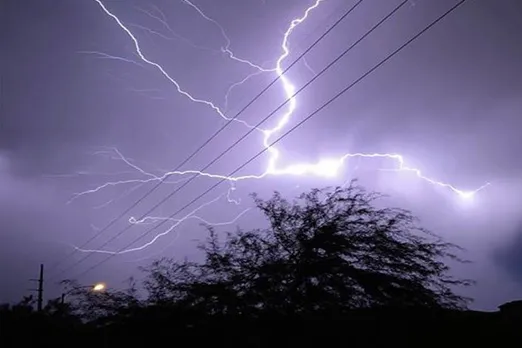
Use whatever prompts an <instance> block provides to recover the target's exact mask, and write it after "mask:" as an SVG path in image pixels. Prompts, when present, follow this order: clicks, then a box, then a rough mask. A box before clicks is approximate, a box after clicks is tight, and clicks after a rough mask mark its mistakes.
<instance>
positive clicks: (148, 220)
mask: <svg viewBox="0 0 522 348" xmlns="http://www.w3.org/2000/svg"><path fill="white" fill-rule="evenodd" d="M227 196H228V194H221V195H219V196H218V197H216V198H214V199H213V200H210V201H208V202H206V203H204V204H202V205H200V206H199V207H197V208H196V209H194V210H192V211H191V212H190V213H188V214H187V215H185V216H183V217H182V218H179V219H174V218H165V217H154V216H147V217H145V218H142V219H140V220H138V219H136V218H135V217H132V216H131V217H130V218H129V223H131V224H134V225H147V224H154V223H156V222H158V221H164V220H168V221H172V222H174V224H172V225H171V226H170V227H169V228H168V229H167V230H165V231H164V232H162V233H159V234H157V235H156V236H154V238H152V239H151V240H150V241H148V242H147V243H145V244H143V245H141V246H139V247H136V248H131V249H126V250H122V251H110V250H97V249H82V248H78V247H75V249H76V250H77V251H80V252H83V253H98V254H111V255H121V254H127V253H130V252H135V251H140V250H143V249H145V248H147V247H149V246H151V245H152V244H154V243H155V242H156V241H157V240H158V239H160V238H161V237H164V236H166V235H168V234H169V233H171V232H172V231H174V229H175V228H176V227H178V226H179V225H181V224H182V223H183V222H185V221H187V220H190V219H195V220H199V221H201V222H202V223H204V224H205V225H208V226H213V227H217V226H225V225H230V224H233V223H235V222H237V221H238V220H239V219H240V218H241V217H242V216H244V215H245V214H246V213H247V212H249V211H250V210H251V209H252V208H247V209H244V210H243V211H241V212H240V213H239V214H238V215H237V216H236V217H234V218H233V219H232V220H230V221H225V222H210V221H208V220H206V219H204V218H202V217H200V216H198V215H195V214H196V213H197V212H199V211H200V210H202V209H203V208H205V207H207V206H209V205H211V204H213V203H216V202H217V201H219V200H220V199H223V198H224V197H227Z"/></svg>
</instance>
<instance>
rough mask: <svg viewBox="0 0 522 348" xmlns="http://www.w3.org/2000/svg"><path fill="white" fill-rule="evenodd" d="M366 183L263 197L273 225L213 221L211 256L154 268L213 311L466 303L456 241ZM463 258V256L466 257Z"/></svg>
mask: <svg viewBox="0 0 522 348" xmlns="http://www.w3.org/2000/svg"><path fill="white" fill-rule="evenodd" d="M377 198H379V196H378V195H376V194H372V193H367V192H365V191H364V190H363V189H361V188H360V187H358V186H355V185H351V186H350V187H348V188H337V189H335V190H313V191H312V192H310V193H308V194H303V195H302V196H301V197H299V200H297V201H295V202H292V203H290V202H288V201H286V200H285V199H283V198H282V197H281V196H280V195H279V194H277V193H276V194H275V195H274V197H273V198H272V199H270V200H268V201H264V200H261V199H259V198H257V197H255V202H256V204H257V207H258V208H259V209H260V210H261V211H262V212H263V213H264V214H265V215H266V217H267V218H268V220H269V222H270V228H268V229H265V230H254V231H249V232H242V231H238V232H236V233H229V234H227V236H226V239H225V240H224V242H223V243H221V242H220V240H219V238H218V235H217V234H216V233H215V232H214V231H213V230H212V229H210V237H209V239H208V241H207V243H206V244H204V245H202V246H201V249H202V250H203V251H204V253H205V255H206V260H205V262H204V263H201V264H196V263H192V262H188V261H185V262H177V261H174V260H170V259H163V260H159V261H157V262H155V263H153V264H152V266H151V267H149V268H148V269H147V270H146V271H147V272H148V273H149V278H148V280H147V281H146V284H145V285H146V288H147V290H148V291H149V293H150V300H151V301H153V302H156V303H163V302H171V301H177V302H182V303H185V304H188V305H190V306H192V307H194V308H201V309H204V310H206V311H208V312H209V313H220V314H234V315H243V314H247V315H249V316H260V315H263V314H267V313H270V314H271V315H272V314H277V313H279V314H283V313H293V314H296V315H297V314H299V315H300V314H306V313H310V314H312V313H314V314H318V313H338V314H340V313H344V312H346V311H349V310H352V309H356V308H370V307H376V306H388V307H389V306H393V307H404V306H415V307H427V308H451V309H460V308H464V307H465V305H466V299H464V298H462V297H460V296H458V295H456V294H455V293H454V292H453V291H454V287H455V286H459V285H469V284H470V282H469V281H467V280H461V279H455V278H453V277H452V276H450V275H449V274H448V271H449V267H448V266H447V265H446V264H445V263H444V262H445V261H447V260H449V259H451V260H458V259H457V257H456V256H455V255H454V254H453V253H452V250H455V249H456V246H454V245H452V244H449V243H445V242H443V241H441V240H440V239H439V238H438V237H436V236H435V235H433V234H431V233H429V232H428V231H426V230H424V229H422V228H420V227H418V226H417V224H416V220H415V219H414V217H413V216H412V215H411V214H410V213H409V212H407V211H404V210H400V209H391V208H382V209H378V208H376V207H375V206H374V203H375V202H374V201H375V200H376V199H377ZM458 261H460V260H458Z"/></svg>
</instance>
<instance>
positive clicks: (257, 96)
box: [50, 0, 363, 270]
mask: <svg viewBox="0 0 522 348" xmlns="http://www.w3.org/2000/svg"><path fill="white" fill-rule="evenodd" d="M362 1H363V0H359V1H357V2H356V3H355V5H353V6H352V7H351V8H350V9H348V10H347V11H346V12H345V13H344V14H343V15H342V16H341V17H340V18H339V19H338V20H337V21H336V22H335V23H334V24H332V26H330V27H329V28H328V29H327V30H326V31H325V32H324V33H323V34H322V35H321V36H320V37H319V38H318V39H317V40H315V41H314V42H313V43H312V44H311V45H310V46H309V47H308V48H307V49H306V50H305V51H304V52H303V53H301V55H299V56H298V57H297V59H295V60H294V61H293V62H292V63H291V64H290V65H289V66H288V67H287V68H286V69H284V71H283V72H282V74H280V75H278V76H277V78H275V79H274V80H272V82H270V83H269V84H268V85H267V86H266V87H265V88H264V89H263V90H262V91H261V92H259V93H258V94H257V95H256V96H255V97H254V98H253V99H252V100H251V101H250V102H248V104H246V105H245V106H244V107H243V108H242V109H241V110H240V111H239V112H238V113H237V114H236V115H235V116H234V117H232V118H231V119H229V120H228V121H227V122H226V123H225V124H224V125H223V126H222V127H221V128H219V129H218V130H217V131H216V132H215V133H214V134H212V135H211V136H210V138H208V139H207V140H206V141H205V142H204V143H203V144H201V145H200V146H199V147H198V148H197V149H196V150H195V151H194V152H192V154H191V155H190V156H188V157H187V158H186V159H185V160H183V162H181V163H180V164H179V165H178V166H177V167H176V168H175V169H174V170H173V171H177V170H179V169H180V168H181V167H182V166H183V165H185V164H186V163H187V162H188V161H190V160H191V159H192V158H194V156H196V155H197V154H198V153H199V152H200V151H201V150H203V148H205V147H206V146H207V145H208V144H209V143H210V142H211V141H212V140H214V138H216V137H217V136H218V135H219V134H220V133H221V132H222V131H224V130H225V129H226V128H227V127H228V126H229V125H230V124H231V123H232V122H233V121H234V120H236V119H237V117H239V116H240V115H241V114H242V113H243V112H244V111H245V110H246V109H248V108H249V107H250V106H251V105H252V104H253V103H254V102H255V101H256V100H257V99H259V98H260V97H261V96H262V95H263V94H264V93H265V92H266V91H267V90H268V89H269V88H270V87H272V86H273V85H274V84H275V83H276V82H277V81H279V79H280V78H281V77H282V76H283V75H284V74H286V73H287V72H288V70H290V69H291V68H292V67H293V66H294V65H295V64H297V63H298V62H299V61H300V60H301V59H302V58H303V57H304V56H305V55H306V54H308V52H310V51H311V50H312V49H313V48H314V47H315V46H316V45H317V44H319V43H320V42H321V41H322V40H323V39H324V38H325V37H326V36H327V35H328V34H329V33H330V32H331V31H332V30H333V29H335V27H337V26H338V25H339V24H340V23H341V22H342V21H343V20H344V19H346V17H348V15H350V13H352V12H353V11H354V10H355V9H356V8H357V6H359V5H360V4H361V3H362ZM249 134H250V133H249ZM167 177H168V176H167ZM167 177H165V178H163V179H161V180H160V181H159V182H158V183H157V184H156V185H154V186H153V187H152V188H151V189H150V190H149V191H147V192H146V193H145V194H144V195H143V196H142V197H141V198H139V199H138V200H137V201H136V202H134V203H133V204H132V205H131V206H130V207H129V208H127V209H125V210H124V211H123V212H122V213H121V214H119V215H118V216H117V217H116V218H114V219H112V220H111V221H110V222H109V223H108V224H107V225H106V226H105V227H103V228H102V229H101V230H100V231H98V232H97V233H96V234H95V235H93V236H92V237H91V238H89V239H88V240H87V241H86V242H84V243H83V244H82V245H80V247H79V248H80V249H81V248H83V247H85V246H86V245H87V244H89V243H90V242H92V241H93V240H94V239H96V238H97V237H98V236H100V235H101V234H102V233H103V232H105V231H106V230H108V229H109V228H110V227H111V226H112V225H114V223H115V222H116V221H118V220H120V219H121V218H123V217H124V216H125V215H126V214H127V213H128V212H130V211H131V210H132V209H133V208H135V207H136V206H137V205H138V204H139V203H141V202H142V201H143V200H144V199H145V198H147V197H148V196H149V195H151V194H152V193H153V192H154V191H155V190H156V189H157V188H159V187H160V186H161V184H163V182H164V181H165V180H166V179H167ZM147 214H148V213H147ZM130 226H132V225H130ZM75 252H76V249H75V250H73V251H72V252H71V253H69V254H68V255H66V256H65V257H64V258H63V259H61V260H59V261H58V262H56V263H55V264H53V265H52V266H51V267H50V268H51V270H52V269H55V268H56V266H58V265H59V264H60V263H62V262H63V261H64V260H66V259H67V258H69V257H70V256H72V255H73V254H74V253H75Z"/></svg>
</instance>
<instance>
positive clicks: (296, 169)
mask: <svg viewBox="0 0 522 348" xmlns="http://www.w3.org/2000/svg"><path fill="white" fill-rule="evenodd" d="M94 1H95V2H96V3H97V4H98V5H99V7H100V9H101V10H102V11H103V12H104V13H105V15H107V16H108V17H110V18H111V19H112V20H114V22H115V23H116V24H117V25H118V26H119V28H120V29H121V30H123V31H124V32H125V33H126V34H127V36H128V37H129V38H130V40H131V41H132V42H133V44H134V48H135V51H136V54H137V56H138V57H139V59H140V61H141V62H134V61H131V60H128V59H125V58H122V57H117V56H111V55H107V54H101V53H99V52H96V54H97V56H99V57H100V58H107V59H117V60H122V61H125V62H130V63H135V64H139V65H143V64H145V65H149V66H152V67H154V68H155V69H157V70H158V71H159V72H160V73H161V74H162V76H163V77H164V78H166V79H167V80H168V81H169V82H170V83H171V84H172V85H173V86H174V87H175V89H176V91H177V93H179V94H181V95H183V96H184V97H186V98H187V99H188V100H189V101H190V102H193V103H195V104H199V105H202V106H204V107H207V108H209V109H210V110H212V111H213V112H214V113H216V114H217V115H218V116H219V117H221V118H222V119H224V120H227V121H230V120H233V121H235V122H239V123H241V124H242V125H243V126H245V127H247V128H249V129H256V130H257V131H259V132H261V134H262V139H261V142H262V145H263V146H264V148H266V149H267V152H268V154H269V157H268V163H267V165H266V168H265V170H264V171H263V172H262V173H260V174H249V175H243V176H225V175H221V174H213V173H208V172H202V171H197V170H185V171H166V172H164V173H163V174H161V175H156V174H153V173H151V172H149V171H146V170H144V169H142V168H141V167H139V166H137V165H136V164H134V163H132V161H130V160H129V159H127V158H125V156H123V154H121V152H119V151H118V150H114V151H115V153H116V155H117V156H116V158H117V159H118V160H120V161H122V162H123V163H124V164H125V165H126V166H127V167H129V168H130V169H132V170H134V171H135V172H136V173H137V174H138V175H139V176H140V177H138V178H133V179H127V180H121V181H110V182H105V183H104V184H102V185H100V186H98V187H95V188H93V189H89V190H86V191H83V192H79V193H77V194H75V195H74V196H73V198H72V199H71V201H72V200H74V199H77V198H79V197H81V196H84V195H87V194H93V193H96V192H99V191H101V190H103V189H105V188H107V187H111V186H120V185H142V184H147V183H150V182H154V181H156V182H157V181H167V182H169V181H168V180H169V179H170V178H171V177H173V176H181V177H184V176H187V175H194V174H196V175H198V176H200V177H206V178H214V179H226V180H228V181H229V182H230V183H231V185H232V186H231V187H230V189H229V190H228V192H227V195H226V197H227V200H228V202H229V203H235V204H239V201H237V200H234V199H232V198H231V196H230V195H231V192H232V191H233V190H234V189H235V186H234V185H233V184H234V183H235V182H238V181H241V180H254V179H262V178H264V177H266V176H283V175H284V176H307V175H309V176H317V177H323V178H335V177H338V176H339V175H340V171H341V169H342V168H343V167H344V166H345V165H346V162H347V161H348V160H349V159H353V158H358V159H380V160H383V159H384V160H388V161H391V162H392V163H394V166H393V167H391V168H381V169H380V170H383V171H396V172H405V173H411V174H412V175H413V176H415V177H417V178H418V179H421V180H424V181H425V182H427V183H429V184H431V185H434V186H439V187H442V188H445V189H448V190H449V191H450V192H452V193H454V194H456V195H457V196H459V197H461V198H463V199H470V198H472V197H474V196H475V194H476V193H478V192H479V191H481V190H483V189H485V188H486V187H488V186H489V185H490V183H486V184H484V185H482V186H480V187H478V188H476V189H472V190H463V189H460V188H457V187H455V186H454V185H452V184H450V183H446V182H442V181H438V180H436V179H433V178H431V177H429V176H426V175H424V174H423V173H422V172H421V171H420V170H419V169H417V168H413V167H410V166H408V165H407V164H406V163H405V160H404V157H403V156H402V155H400V154H395V153H347V154H344V155H342V156H339V157H332V158H323V159H320V160H319V161H317V162H314V163H310V162H303V163H290V164H286V165H281V163H280V162H281V153H280V151H279V150H278V149H277V148H276V147H274V146H271V145H270V144H271V142H272V141H273V140H272V139H273V137H274V136H275V135H277V134H278V133H280V132H281V131H282V130H283V129H284V128H285V127H286V126H288V124H289V123H290V122H291V120H292V116H293V115H294V114H295V112H296V109H297V106H298V105H297V99H296V97H295V95H296V87H295V86H294V85H293V84H292V82H291V81H290V80H289V78H288V77H286V76H285V74H284V63H285V60H286V59H287V58H288V57H289V56H290V54H291V53H290V48H289V40H290V37H291V35H292V33H293V32H294V31H295V30H296V29H297V28H298V27H299V26H300V25H301V24H302V23H304V22H305V21H306V20H307V19H308V18H309V17H310V16H311V14H312V13H313V11H314V10H316V9H317V8H318V7H319V6H320V5H321V3H323V2H324V0H315V1H314V3H313V4H312V5H310V6H309V7H307V8H306V9H305V10H304V12H303V14H302V15H301V16H300V17H297V18H295V19H293V20H292V21H291V22H290V24H289V26H288V28H287V30H286V31H285V32H284V34H283V38H282V42H281V46H280V48H281V52H282V53H281V55H280V56H279V57H278V58H277V60H275V66H274V67H273V68H264V67H262V66H260V65H257V64H255V63H253V62H251V61H249V60H247V59H243V58H240V57H238V56H237V55H235V54H234V52H233V51H232V49H231V40H230V38H229V37H228V35H227V34H226V31H225V29H224V28H223V26H222V25H220V24H219V22H218V21H216V20H215V19H213V18H211V17H210V16H208V15H206V14H205V12H203V10H202V9H201V8H200V7H198V6H197V5H195V4H194V3H193V2H192V1H189V0H182V1H183V3H184V4H186V5H188V6H190V7H191V8H192V9H194V10H195V11H196V12H197V13H198V14H199V16H201V17H202V18H203V19H204V20H206V21H208V22H210V23H212V24H213V25H215V26H216V27H217V28H218V30H219V31H220V33H221V35H222V37H223V40H224V45H223V46H222V47H221V52H222V53H224V54H225V55H226V56H227V57H228V58H229V59H231V60H233V61H235V62H237V63H240V64H245V65H247V66H249V67H250V68H252V69H253V70H254V72H253V73H251V74H249V75H247V76H246V77H245V78H244V79H242V80H241V81H239V82H237V83H235V84H233V85H231V86H230V87H229V89H228V91H227V93H226V96H225V105H227V104H228V96H229V94H230V93H231V91H232V89H233V88H235V87H237V86H240V85H242V84H243V83H245V82H246V81H247V80H249V79H251V78H252V77H254V76H257V75H259V74H262V73H273V74H275V75H276V76H277V77H279V81H280V83H281V85H282V87H283V91H284V96H285V98H286V100H287V101H288V103H287V104H286V105H287V107H286V110H285V111H284V113H282V115H281V116H280V117H279V119H278V120H277V122H276V125H275V126H274V127H272V128H270V129H261V128H255V127H254V126H252V125H250V124H249V123H247V122H246V121H244V120H238V119H232V118H229V117H228V116H226V114H225V112H224V111H223V110H222V109H220V108H219V107H218V106H216V104H214V103H213V102H211V101H208V100H204V99H200V98H198V97H195V96H193V95H192V94H190V93H189V92H187V91H186V90H184V89H183V88H182V87H181V86H180V84H179V83H178V82H177V81H176V80H175V79H174V78H173V77H171V76H170V75H169V74H168V73H167V72H166V70H165V69H164V68H163V67H162V66H161V65H160V64H158V63H156V62H154V61H152V60H150V59H149V58H147V56H146V55H145V54H144V53H143V52H142V50H141V46H140V43H139V41H138V39H137V38H136V36H135V35H134V34H133V32H132V31H131V30H130V29H129V26H127V25H125V24H124V22H123V21H122V20H121V19H120V18H119V17H118V16H117V15H115V14H114V13H112V12H111V11H110V10H109V9H108V8H107V7H106V6H105V5H104V3H103V2H102V0H94ZM160 13H161V12H160ZM148 15H149V16H151V17H153V18H155V19H157V20H158V21H160V22H161V23H162V24H163V26H164V27H165V28H167V29H169V31H171V29H170V27H169V26H168V23H167V22H166V19H165V17H164V16H161V17H157V16H155V15H153V14H151V13H148ZM135 27H137V26H136V25H135ZM142 29H143V28H142ZM149 32H152V31H150V30H149ZM171 33H172V32H171ZM184 40H186V39H184ZM305 65H307V63H306V62H305ZM310 70H311V69H310ZM312 72H313V70H312ZM314 74H315V73H314ZM171 183H172V182H171ZM219 198H222V197H221V196H220V197H218V198H216V199H214V200H212V201H209V202H207V203H204V204H203V205H201V206H199V207H198V208H196V209H195V210H193V211H192V212H190V213H189V214H187V215H186V216H184V217H183V218H180V219H171V220H169V221H172V222H173V224H172V225H171V226H170V227H169V228H168V229H167V230H166V231H164V232H162V233H160V234H158V235H156V236H155V237H154V238H153V239H152V240H150V241H148V242H147V243H145V244H143V245H141V246H139V247H135V248H131V249H126V250H123V251H119V252H114V251H108V250H95V249H80V248H77V250H79V251H81V252H89V253H105V254H125V253H129V252H134V251H139V250H143V249H144V248H146V247H148V246H150V245H152V244H153V243H154V242H155V241H157V240H158V239H159V238H161V237H163V236H165V235H167V234H168V233H170V232H171V231H173V230H174V229H175V228H176V227H177V226H179V224H181V223H183V222H184V221H186V220H187V219H197V220H200V221H202V222H204V223H207V224H210V225H216V223H213V224H211V223H209V222H208V221H206V220H204V219H203V218H201V217H198V216H197V215H195V214H196V212H198V211H199V210H200V209H202V208H203V207H206V206H208V205H209V204H211V203H214V202H216V201H217V200H218V199H219ZM71 201H70V202H71ZM244 213H246V211H244V212H243V213H241V214H240V215H238V216H237V217H236V219H234V220H233V221H236V220H237V219H239V217H241V216H242V215H243V214H244ZM162 219H163V220H165V218H161V217H150V216H149V217H145V218H143V219H140V220H137V219H135V218H131V219H129V221H128V222H129V223H130V224H135V225H142V224H149V223H155V222H157V221H160V220H162ZM227 223H228V222H227ZM224 224H226V223H224Z"/></svg>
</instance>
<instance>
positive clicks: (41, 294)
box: [37, 263, 44, 312]
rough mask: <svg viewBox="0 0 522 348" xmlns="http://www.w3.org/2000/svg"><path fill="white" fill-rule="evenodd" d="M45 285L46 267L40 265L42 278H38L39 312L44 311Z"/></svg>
mask: <svg viewBox="0 0 522 348" xmlns="http://www.w3.org/2000/svg"><path fill="white" fill-rule="evenodd" d="M43 283H44V265H43V263H42V264H40V277H39V278H38V305H37V306H38V307H37V308H38V312H41V311H42V307H43Z"/></svg>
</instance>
